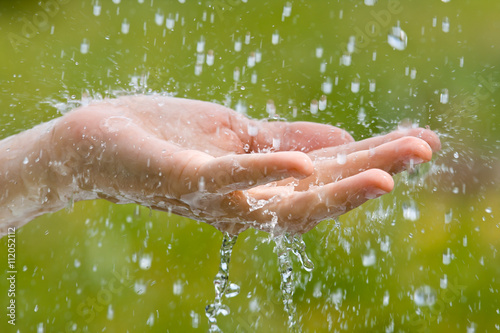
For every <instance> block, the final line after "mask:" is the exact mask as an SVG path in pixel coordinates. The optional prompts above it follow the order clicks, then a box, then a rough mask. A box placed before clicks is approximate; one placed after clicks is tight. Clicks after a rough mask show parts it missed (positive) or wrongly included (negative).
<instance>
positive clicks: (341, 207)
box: [265, 169, 394, 233]
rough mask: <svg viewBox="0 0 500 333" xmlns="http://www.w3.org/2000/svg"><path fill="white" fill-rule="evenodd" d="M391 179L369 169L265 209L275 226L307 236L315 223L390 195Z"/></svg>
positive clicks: (295, 194) (378, 171)
mask: <svg viewBox="0 0 500 333" xmlns="http://www.w3.org/2000/svg"><path fill="white" fill-rule="evenodd" d="M393 187H394V181H393V179H392V177H391V176H390V175H389V174H388V173H386V172H385V171H382V170H378V169H371V170H368V171H364V172H362V173H359V174H357V175H355V176H352V177H349V178H346V179H343V180H341V181H339V182H336V183H330V184H328V185H325V186H318V187H315V188H312V189H310V190H308V191H305V192H294V193H293V194H292V195H289V196H287V197H285V198H283V199H282V200H278V201H276V202H275V203H273V204H271V205H268V206H266V207H265V208H266V210H268V211H273V210H274V211H276V213H277V217H278V224H280V225H281V226H282V227H283V228H286V229H287V230H289V231H292V232H301V233H303V232H307V231H308V230H310V229H311V228H312V227H314V226H315V225H316V224H317V223H318V222H320V221H322V220H324V219H327V218H334V217H337V216H339V215H342V214H344V213H346V212H348V211H350V210H352V209H354V208H356V207H358V206H360V205H361V204H363V203H365V202H366V201H368V200H370V199H374V198H377V197H379V196H381V195H383V194H385V193H388V192H390V191H391V190H392V189H393Z"/></svg>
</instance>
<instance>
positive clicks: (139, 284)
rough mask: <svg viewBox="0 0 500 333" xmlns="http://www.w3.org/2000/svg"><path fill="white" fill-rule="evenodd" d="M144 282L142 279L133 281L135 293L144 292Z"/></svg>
mask: <svg viewBox="0 0 500 333" xmlns="http://www.w3.org/2000/svg"><path fill="white" fill-rule="evenodd" d="M146 288H147V287H146V283H144V281H142V280H137V281H135V283H134V291H135V293H136V294H137V295H142V294H144V293H145V292H146Z"/></svg>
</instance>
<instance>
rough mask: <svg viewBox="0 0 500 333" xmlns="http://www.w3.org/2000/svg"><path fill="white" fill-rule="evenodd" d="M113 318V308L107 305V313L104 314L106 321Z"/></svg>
mask: <svg viewBox="0 0 500 333" xmlns="http://www.w3.org/2000/svg"><path fill="white" fill-rule="evenodd" d="M114 317H115V312H114V311H113V306H112V305H111V304H110V305H108V312H107V314H106V318H107V319H108V320H113V318H114Z"/></svg>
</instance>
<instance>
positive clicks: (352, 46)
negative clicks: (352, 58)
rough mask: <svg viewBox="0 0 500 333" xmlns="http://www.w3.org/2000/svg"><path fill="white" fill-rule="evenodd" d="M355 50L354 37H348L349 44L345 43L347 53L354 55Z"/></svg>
mask: <svg viewBox="0 0 500 333" xmlns="http://www.w3.org/2000/svg"><path fill="white" fill-rule="evenodd" d="M355 49H356V36H350V37H349V42H348V43H347V52H349V53H354V51H355Z"/></svg>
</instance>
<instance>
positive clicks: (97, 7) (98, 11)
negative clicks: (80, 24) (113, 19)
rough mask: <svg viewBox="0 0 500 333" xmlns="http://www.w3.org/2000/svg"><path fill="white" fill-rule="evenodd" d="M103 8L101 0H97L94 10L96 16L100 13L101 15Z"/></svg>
mask: <svg viewBox="0 0 500 333" xmlns="http://www.w3.org/2000/svg"><path fill="white" fill-rule="evenodd" d="M101 8H102V7H101V4H100V2H99V1H96V2H95V3H94V11H93V13H94V16H99V15H101Z"/></svg>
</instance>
